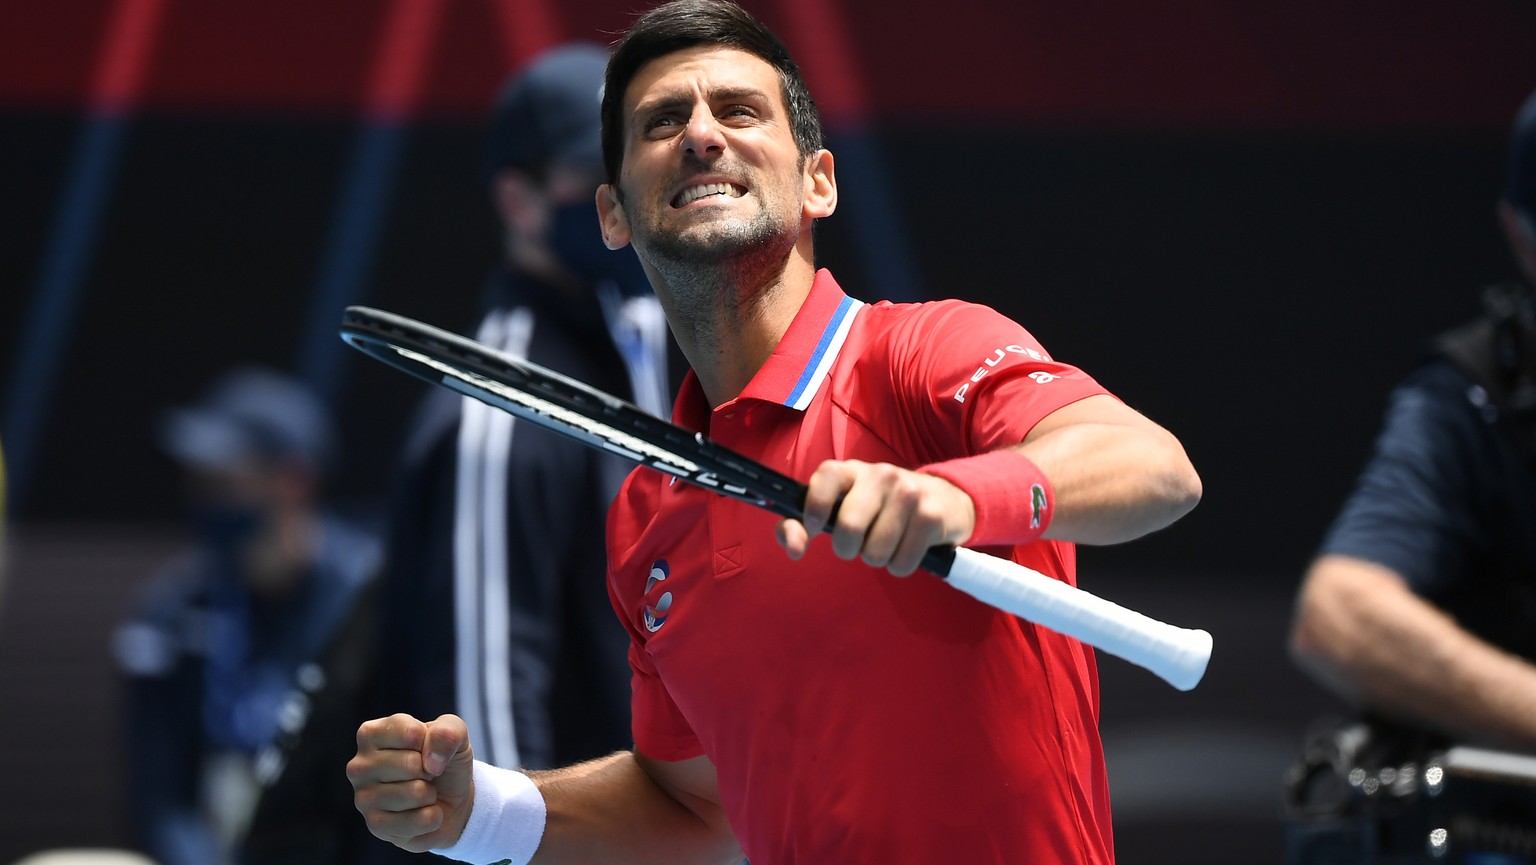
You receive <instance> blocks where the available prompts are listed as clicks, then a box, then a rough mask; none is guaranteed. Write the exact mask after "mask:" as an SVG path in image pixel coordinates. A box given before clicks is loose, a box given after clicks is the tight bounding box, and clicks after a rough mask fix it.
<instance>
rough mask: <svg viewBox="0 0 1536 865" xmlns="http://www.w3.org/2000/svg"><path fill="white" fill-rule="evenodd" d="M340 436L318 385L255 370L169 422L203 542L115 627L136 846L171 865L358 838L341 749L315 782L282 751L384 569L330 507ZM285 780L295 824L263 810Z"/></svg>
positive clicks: (324, 852) (336, 857)
mask: <svg viewBox="0 0 1536 865" xmlns="http://www.w3.org/2000/svg"><path fill="white" fill-rule="evenodd" d="M334 438H335V433H334V431H333V427H332V419H331V418H330V416H329V414H328V410H327V408H326V406H324V405H323V404H322V403H321V401H320V400H319V398H318V397H317V396H316V395H315V394H314V393H313V392H312V391H311V390H310V389H309V388H308V387H306V386H305V385H304V384H302V383H300V382H298V381H296V380H293V379H291V378H288V377H286V376H283V375H280V374H278V373H275V372H272V371H268V370H264V369H257V368H243V369H238V370H234V371H232V372H230V373H228V374H226V375H224V376H223V377H221V378H220V379H219V380H218V381H217V382H215V383H214V384H213V386H212V387H211V388H210V389H209V390H208V391H207V392H206V394H205V395H204V397H203V398H202V400H201V401H200V402H198V403H197V404H196V405H194V406H191V407H188V408H181V409H176V410H173V411H170V412H168V413H167V414H166V415H165V417H164V419H163V423H162V425H161V428H160V443H161V446H162V447H163V449H164V451H165V452H166V453H167V454H168V455H169V456H170V457H171V459H172V460H173V461H174V463H175V464H176V466H177V467H178V469H179V470H180V473H181V476H182V482H183V483H184V487H185V500H186V505H187V509H188V511H187V514H188V518H189V524H190V527H191V529H192V531H193V534H194V538H195V540H194V543H193V545H192V546H191V548H190V549H188V550H186V552H185V553H183V554H182V555H180V556H179V557H177V558H176V559H175V560H173V561H171V562H170V563H169V564H167V565H166V566H165V567H164V568H163V569H162V570H161V571H160V572H159V573H157V574H156V575H155V576H154V578H153V579H152V581H151V582H150V583H149V584H148V586H147V587H146V589H145V590H144V592H143V594H142V596H141V598H140V600H139V602H138V603H137V608H136V609H135V610H134V612H133V613H132V614H131V615H130V616H129V617H128V618H127V620H126V621H125V622H123V623H122V624H121V625H120V626H119V629H118V631H117V633H116V635H115V638H114V651H115V655H116V658H117V662H118V665H119V667H120V668H121V671H122V673H123V675H124V677H125V679H126V683H127V706H126V714H125V718H126V731H125V732H126V736H125V748H126V754H127V760H126V764H127V769H128V773H129V774H128V779H127V780H128V786H129V801H130V807H131V809H132V818H133V826H134V829H135V831H136V832H137V833H138V837H137V839H136V843H137V844H138V845H139V846H140V847H141V849H143V850H144V851H145V852H147V853H149V854H150V855H151V856H153V857H154V858H155V859H156V860H158V861H159V862H160V863H161V865H220V863H234V862H262V861H265V862H284V863H304V862H338V863H339V862H343V861H347V859H346V857H345V854H344V848H345V845H346V844H347V843H350V842H348V841H347V840H346V839H347V838H353V839H355V838H357V837H358V833H355V832H351V831H349V821H346V820H345V819H344V815H345V813H346V811H347V810H348V809H349V807H350V789H349V787H348V785H347V784H346V782H345V779H340V783H339V785H338V783H337V780H338V779H337V777H336V775H337V771H336V765H337V764H335V763H334V762H333V761H332V759H331V758H330V757H329V756H327V757H326V758H325V759H324V760H322V761H320V762H322V763H324V765H323V766H322V767H321V768H322V770H323V771H319V772H316V773H314V774H313V776H312V777H309V778H298V777H296V773H297V772H298V770H299V769H300V768H301V767H305V766H306V764H307V761H305V760H304V759H302V755H295V754H293V753H287V754H285V755H283V756H282V757H281V758H278V757H277V756H276V755H277V754H278V748H277V746H278V745H279V743H280V740H282V739H283V738H284V737H292V736H294V735H296V734H297V733H298V732H299V730H300V728H301V727H302V726H303V722H304V721H305V717H306V714H307V709H308V703H307V700H306V699H305V697H304V695H305V694H306V693H309V692H313V691H316V690H317V689H319V688H320V686H322V685H323V684H324V682H323V681H320V680H321V679H322V678H323V674H322V673H321V669H322V667H321V663H320V662H321V660H322V659H323V658H324V657H325V656H326V655H327V654H328V653H331V652H333V651H335V650H336V647H335V645H334V643H335V642H336V640H335V636H336V634H337V633H338V629H340V628H342V627H343V625H344V624H345V623H346V622H348V621H349V620H350V619H351V618H352V617H353V612H354V608H355V607H356V605H357V604H358V603H359V602H360V599H361V598H362V597H363V596H364V590H365V588H366V587H367V586H368V585H369V583H370V581H371V580H372V579H373V577H374V576H375V574H376V573H377V568H378V562H379V549H378V542H377V539H376V538H375V537H374V536H373V535H372V534H371V533H369V532H367V531H365V530H363V529H361V528H360V527H357V526H354V525H352V524H350V523H349V522H347V521H344V520H342V519H340V518H338V517H336V516H334V515H332V514H331V513H329V512H327V511H326V510H325V509H324V508H323V506H322V503H321V488H322V479H323V476H324V474H325V471H326V468H327V466H328V464H329V463H330V462H331V460H332V457H333V455H334V451H335V441H334ZM332 738H336V737H332ZM350 739H351V736H350V733H344V734H343V735H342V736H341V737H340V738H339V741H337V742H332V743H331V744H332V745H340V746H342V747H343V749H344V750H343V752H342V753H343V754H345V753H346V751H347V750H348V749H346V747H345V746H347V745H348V744H349V741H350ZM343 759H344V757H343ZM278 782H282V783H283V784H284V786H285V789H286V790H287V791H288V794H287V795H288V796H289V797H290V801H289V802H288V805H287V814H286V819H281V820H276V821H272V820H266V821H257V820H253V818H254V817H255V815H256V813H257V802H258V800H259V797H260V795H261V792H262V790H263V789H264V788H266V787H269V786H271V785H272V784H274V783H278ZM295 815H297V816H295ZM280 816H281V815H280ZM252 850H263V851H265V852H264V853H262V854H260V855H253V854H252V853H251V851H252Z"/></svg>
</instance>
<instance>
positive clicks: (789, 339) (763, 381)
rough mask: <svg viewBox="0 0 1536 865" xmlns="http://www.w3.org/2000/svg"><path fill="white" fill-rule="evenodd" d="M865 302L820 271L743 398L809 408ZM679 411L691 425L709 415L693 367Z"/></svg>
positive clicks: (682, 391) (704, 426) (695, 426)
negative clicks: (845, 291)
mask: <svg viewBox="0 0 1536 865" xmlns="http://www.w3.org/2000/svg"><path fill="white" fill-rule="evenodd" d="M863 306H864V302H863V301H861V300H856V299H854V298H852V297H849V296H848V295H847V294H845V293H844V292H843V289H842V287H841V286H839V285H838V284H837V281H836V280H835V279H833V278H832V274H831V273H830V272H829V271H827V270H826V269H822V270H818V271H816V278H815V280H814V281H813V282H812V283H811V291H810V293H809V294H807V295H806V298H805V302H804V303H803V304H801V306H800V311H799V312H797V313H795V318H794V320H793V321H791V322H790V324H789V330H787V331H785V333H784V337H783V339H780V340H779V344H778V346H777V347H776V348H775V349H774V350H773V354H772V355H770V356H769V358H768V361H767V362H766V363H764V364H763V367H762V369H759V370H758V371H757V374H756V375H754V376H753V377H752V380H751V381H750V382H748V383H747V386H746V388H745V389H744V390H743V391H742V392H741V396H740V397H738V399H756V400H763V401H766V402H774V403H778V404H780V405H786V406H789V407H790V408H793V409H797V410H800V411H804V410H805V407H806V406H808V405H810V404H811V400H812V399H813V398H814V397H815V396H816V394H817V392H818V391H820V389H821V386H822V384H823V383H824V382H825V381H826V380H827V376H828V374H830V373H831V371H832V364H833V362H834V361H836V360H837V356H838V353H839V352H841V351H842V348H843V343H844V342H845V341H846V340H847V338H848V331H849V330H850V329H851V328H852V327H853V320H854V318H855V317H857V315H858V312H859V310H860V309H861V308H862V307H863ZM675 408H676V410H675V411H674V416H675V417H676V419H677V421H678V422H679V423H682V424H683V425H684V426H687V427H689V428H691V429H707V428H708V426H707V423H706V424H701V423H699V421H703V420H704V419H705V418H707V417H708V416H709V404H708V401H707V400H705V399H704V392H703V391H702V390H700V389H699V384H698V379H696V378H695V377H694V374H693V371H692V370H689V371H688V374H687V376H686V378H685V379H684V381H683V385H682V388H681V389H680V391H679V393H678V398H677V404H676V407H675Z"/></svg>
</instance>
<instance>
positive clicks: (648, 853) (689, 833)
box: [528, 751, 741, 865]
mask: <svg viewBox="0 0 1536 865" xmlns="http://www.w3.org/2000/svg"><path fill="white" fill-rule="evenodd" d="M528 774H529V775H530V777H532V778H533V780H534V783H535V784H537V785H538V788H539V792H540V793H541V794H543V796H544V801H545V803H546V808H547V818H546V823H545V829H544V839H543V841H542V843H541V844H540V845H539V849H538V852H537V853H536V854H535V855H534V857H533V860H532V861H533V863H535V865H566V863H570V865H576V863H588V862H618V861H623V862H632V863H637V865H643V863H657V865H668V863H680V865H687V863H698V865H725V863H734V862H739V861H740V860H741V852H740V848H739V847H738V846H737V845H736V842H735V839H734V838H733V837H732V836H731V835H730V831H729V828H728V827H727V826H726V825H725V823H724V817H723V815H721V814H718V813H715V812H714V811H713V810H712V808H711V806H710V804H709V803H701V802H690V803H688V804H685V802H684V801H680V800H679V798H678V796H679V795H681V794H679V793H678V792H677V791H675V790H674V791H669V790H667V789H665V788H664V787H663V786H662V785H660V784H658V783H657V781H656V780H655V779H653V778H652V776H651V775H650V774H649V773H648V772H647V771H646V770H645V769H644V768H643V767H642V764H641V758H637V757H636V755H635V754H633V753H632V752H628V751H625V752H620V753H617V754H611V755H609V756H607V757H602V758H600V759H597V760H591V761H588V762H586V763H580V764H577V765H575V766H570V767H567V768H563V769H554V770H549V771H540V772H530V773H528ZM683 798H684V799H687V798H688V797H686V796H683ZM714 807H716V808H717V807H718V806H714ZM701 812H703V813H701Z"/></svg>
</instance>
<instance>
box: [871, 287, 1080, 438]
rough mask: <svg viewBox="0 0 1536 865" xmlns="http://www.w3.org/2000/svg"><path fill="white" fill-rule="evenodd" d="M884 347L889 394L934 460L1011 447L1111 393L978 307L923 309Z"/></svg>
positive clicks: (958, 304) (949, 304)
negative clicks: (1063, 413)
mask: <svg viewBox="0 0 1536 865" xmlns="http://www.w3.org/2000/svg"><path fill="white" fill-rule="evenodd" d="M887 345H888V346H890V347H891V351H892V353H891V355H890V371H891V375H892V377H893V379H894V381H893V386H892V392H893V393H895V394H896V395H897V398H898V399H901V400H903V401H904V402H905V405H904V409H905V413H906V415H907V417H908V419H909V421H910V422H911V423H912V424H913V426H914V428H915V429H916V430H917V431H918V434H919V435H920V437H921V438H922V439H923V443H924V445H925V447H926V448H928V449H931V450H932V457H931V458H932V459H946V458H953V457H958V456H967V455H971V454H979V453H985V452H988V451H993V450H997V449H999V448H1004V447H1011V446H1013V445H1016V444H1018V443H1019V442H1021V441H1023V440H1024V437H1025V436H1026V435H1027V434H1028V433H1029V431H1030V430H1031V429H1033V428H1034V426H1035V424H1037V423H1039V422H1040V420H1041V419H1042V418H1044V417H1045V416H1046V415H1049V414H1050V413H1051V412H1053V411H1056V410H1057V409H1059V408H1062V407H1063V406H1066V405H1069V404H1071V403H1074V402H1077V401H1078V400H1081V399H1085V398H1087V397H1090V396H1095V395H1098V394H1108V393H1109V392H1108V391H1107V390H1105V388H1104V387H1103V386H1102V385H1100V384H1099V383H1098V382H1097V381H1095V380H1094V379H1093V378H1092V377H1091V376H1089V375H1088V374H1087V373H1085V372H1083V371H1082V370H1081V369H1079V368H1077V367H1075V366H1072V365H1071V364H1067V363H1062V362H1059V361H1057V360H1055V359H1053V358H1052V357H1051V356H1050V354H1049V353H1048V352H1047V351H1046V350H1045V348H1044V346H1042V345H1041V344H1040V342H1039V341H1038V340H1036V339H1035V338H1034V336H1032V335H1031V334H1030V333H1029V331H1027V330H1025V329H1024V327H1023V326H1021V325H1019V324H1018V323H1017V322H1014V321H1012V320H1011V319H1009V318H1007V317H1006V316H1004V315H1002V314H1001V313H998V312H996V311H995V310H993V309H991V308H989V307H986V306H981V305H978V304H973V303H966V302H964V301H954V300H951V301H939V302H936V303H929V304H923V305H921V306H920V307H919V308H918V309H917V311H916V312H915V313H914V314H913V315H911V316H909V317H907V318H906V319H905V320H904V321H902V322H901V323H900V324H899V325H898V326H897V328H896V330H895V331H894V332H893V334H892V337H891V339H889V340H888V341H887Z"/></svg>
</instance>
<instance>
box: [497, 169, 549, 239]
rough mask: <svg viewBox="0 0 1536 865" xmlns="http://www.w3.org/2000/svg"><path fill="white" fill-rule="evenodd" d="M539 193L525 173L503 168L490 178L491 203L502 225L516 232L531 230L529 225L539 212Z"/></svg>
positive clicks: (531, 179)
mask: <svg viewBox="0 0 1536 865" xmlns="http://www.w3.org/2000/svg"><path fill="white" fill-rule="evenodd" d="M540 197H541V193H540V191H539V188H538V186H537V185H536V184H535V183H534V182H533V178H532V177H529V176H528V174H527V173H526V172H522V171H518V170H517V169H515V168H503V169H502V170H500V171H498V172H496V174H495V176H494V177H492V178H491V203H492V204H494V205H495V206H496V213H497V215H498V216H500V217H501V221H502V223H503V224H505V225H507V226H509V227H511V228H512V229H513V230H515V231H518V232H527V231H529V230H531V229H532V228H533V226H532V225H531V224H530V223H531V221H532V220H533V219H534V218H535V216H534V214H536V213H537V212H538V211H539V204H538V202H539V198H540Z"/></svg>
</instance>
